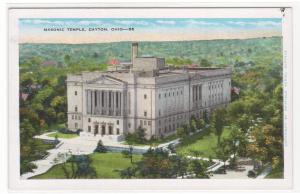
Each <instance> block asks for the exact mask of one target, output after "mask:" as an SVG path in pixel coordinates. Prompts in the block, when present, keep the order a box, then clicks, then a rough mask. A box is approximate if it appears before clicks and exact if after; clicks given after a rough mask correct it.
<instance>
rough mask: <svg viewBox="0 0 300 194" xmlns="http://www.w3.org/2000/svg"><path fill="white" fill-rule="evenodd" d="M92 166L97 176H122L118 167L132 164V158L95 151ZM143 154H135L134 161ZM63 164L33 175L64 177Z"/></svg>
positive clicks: (51, 177) (123, 167)
mask: <svg viewBox="0 0 300 194" xmlns="http://www.w3.org/2000/svg"><path fill="white" fill-rule="evenodd" d="M90 156H91V159H92V161H93V162H92V166H93V167H94V168H95V169H96V172H97V178H120V176H119V173H118V172H117V171H116V170H118V169H125V168H127V167H130V166H131V163H130V159H129V158H124V157H123V155H122V154H121V153H94V154H91V155H90ZM141 157H142V155H134V159H133V161H134V162H136V161H139V160H140V159H141ZM61 165H62V164H58V165H56V166H53V167H52V168H51V169H50V170H48V172H46V173H44V174H41V175H38V176H35V177H32V178H33V179H64V178H66V177H65V175H64V173H63V171H62V168H61Z"/></svg>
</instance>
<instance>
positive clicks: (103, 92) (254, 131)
mask: <svg viewBox="0 0 300 194" xmlns="http://www.w3.org/2000/svg"><path fill="white" fill-rule="evenodd" d="M291 18H292V16H291V9H290V8H266V7H264V8H247V7H245V8H217V7H215V8H200V7H199V8H184V7H182V8H180V7H177V8H175V7H174V8H150V7H148V8H147V7H145V8H128V7H127V8H126V7H123V8H122V7H102V8H101V7H98V8H96V7H94V8H93V7H92V8H89V9H87V8H80V7H78V8H67V7H62V8H51V9H50V8H47V7H45V8H34V7H33V8H30V7H27V8H23V9H18V8H13V7H12V8H10V9H9V20H10V21H9V49H10V53H9V68H10V87H9V88H10V105H9V106H10V108H9V111H10V118H9V119H10V129H9V133H10V139H9V142H10V162H9V163H10V167H9V170H10V172H9V175H10V186H11V188H17V189H29V188H30V189H46V190H47V189H50V188H51V189H74V190H77V189H79V190H80V189H85V190H94V189H99V190H101V189H103V190H111V189H121V190H127V189H132V185H135V188H136V189H147V190H152V189H169V190H170V189H171V190H173V189H174V190H177V189H185V190H186V189H199V190H201V189H222V188H223V186H224V185H226V186H227V188H228V189H276V190H277V189H288V188H290V187H291V185H292V165H293V164H292V152H291V150H292V142H291V137H292V136H291V135H292V126H291V105H292V104H291V96H290V95H291V88H290V84H291V65H292V64H291V53H292V51H291V36H290V34H291V21H292V20H291ZM66 183H67V184H66ZM154 185H157V187H154ZM116 186H117V187H116Z"/></svg>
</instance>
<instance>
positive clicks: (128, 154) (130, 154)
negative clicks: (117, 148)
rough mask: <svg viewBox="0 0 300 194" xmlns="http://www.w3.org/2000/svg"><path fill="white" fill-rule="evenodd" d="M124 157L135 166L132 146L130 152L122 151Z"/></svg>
mask: <svg viewBox="0 0 300 194" xmlns="http://www.w3.org/2000/svg"><path fill="white" fill-rule="evenodd" d="M122 155H123V156H124V158H129V159H130V163H131V164H133V147H132V146H129V150H124V151H122Z"/></svg>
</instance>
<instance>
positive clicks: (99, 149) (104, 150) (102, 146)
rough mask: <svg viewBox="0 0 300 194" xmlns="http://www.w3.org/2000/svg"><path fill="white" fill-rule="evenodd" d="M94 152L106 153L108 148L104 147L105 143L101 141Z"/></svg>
mask: <svg viewBox="0 0 300 194" xmlns="http://www.w3.org/2000/svg"><path fill="white" fill-rule="evenodd" d="M94 152H98V153H106V152H107V149H106V147H105V146H104V145H103V142H102V140H101V139H100V140H99V141H98V144H97V147H96V149H95V150H94Z"/></svg>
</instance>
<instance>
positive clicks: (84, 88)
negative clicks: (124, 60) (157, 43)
mask: <svg viewBox="0 0 300 194" xmlns="http://www.w3.org/2000/svg"><path fill="white" fill-rule="evenodd" d="M137 46H138V45H137V44H136V43H135V44H133V49H132V51H133V53H132V57H133V59H132V64H131V65H130V67H129V68H122V69H121V70H117V69H116V70H114V71H106V72H82V73H81V74H73V75H68V78H67V96H68V128H69V129H70V130H78V129H82V130H83V131H84V132H87V133H91V134H93V135H122V134H125V133H133V132H135V130H136V129H137V128H138V127H139V126H141V127H143V128H145V129H146V134H147V138H151V137H152V136H154V137H160V136H167V135H171V134H174V133H175V132H176V128H178V127H179V126H181V125H183V124H185V123H187V122H189V119H190V118H191V117H192V116H195V117H197V118H199V117H202V116H203V112H204V111H208V112H210V111H211V110H212V109H214V108H216V107H218V106H222V105H226V104H227V103H229V102H230V101H231V69H230V68H224V69H221V68H186V69H172V68H168V67H165V65H164V59H162V58H154V57H147V58H143V57H138V53H137V51H138V49H137ZM143 59H145V63H144V64H143ZM135 61H138V62H137V64H136V63H135ZM151 63H152V64H151Z"/></svg>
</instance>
